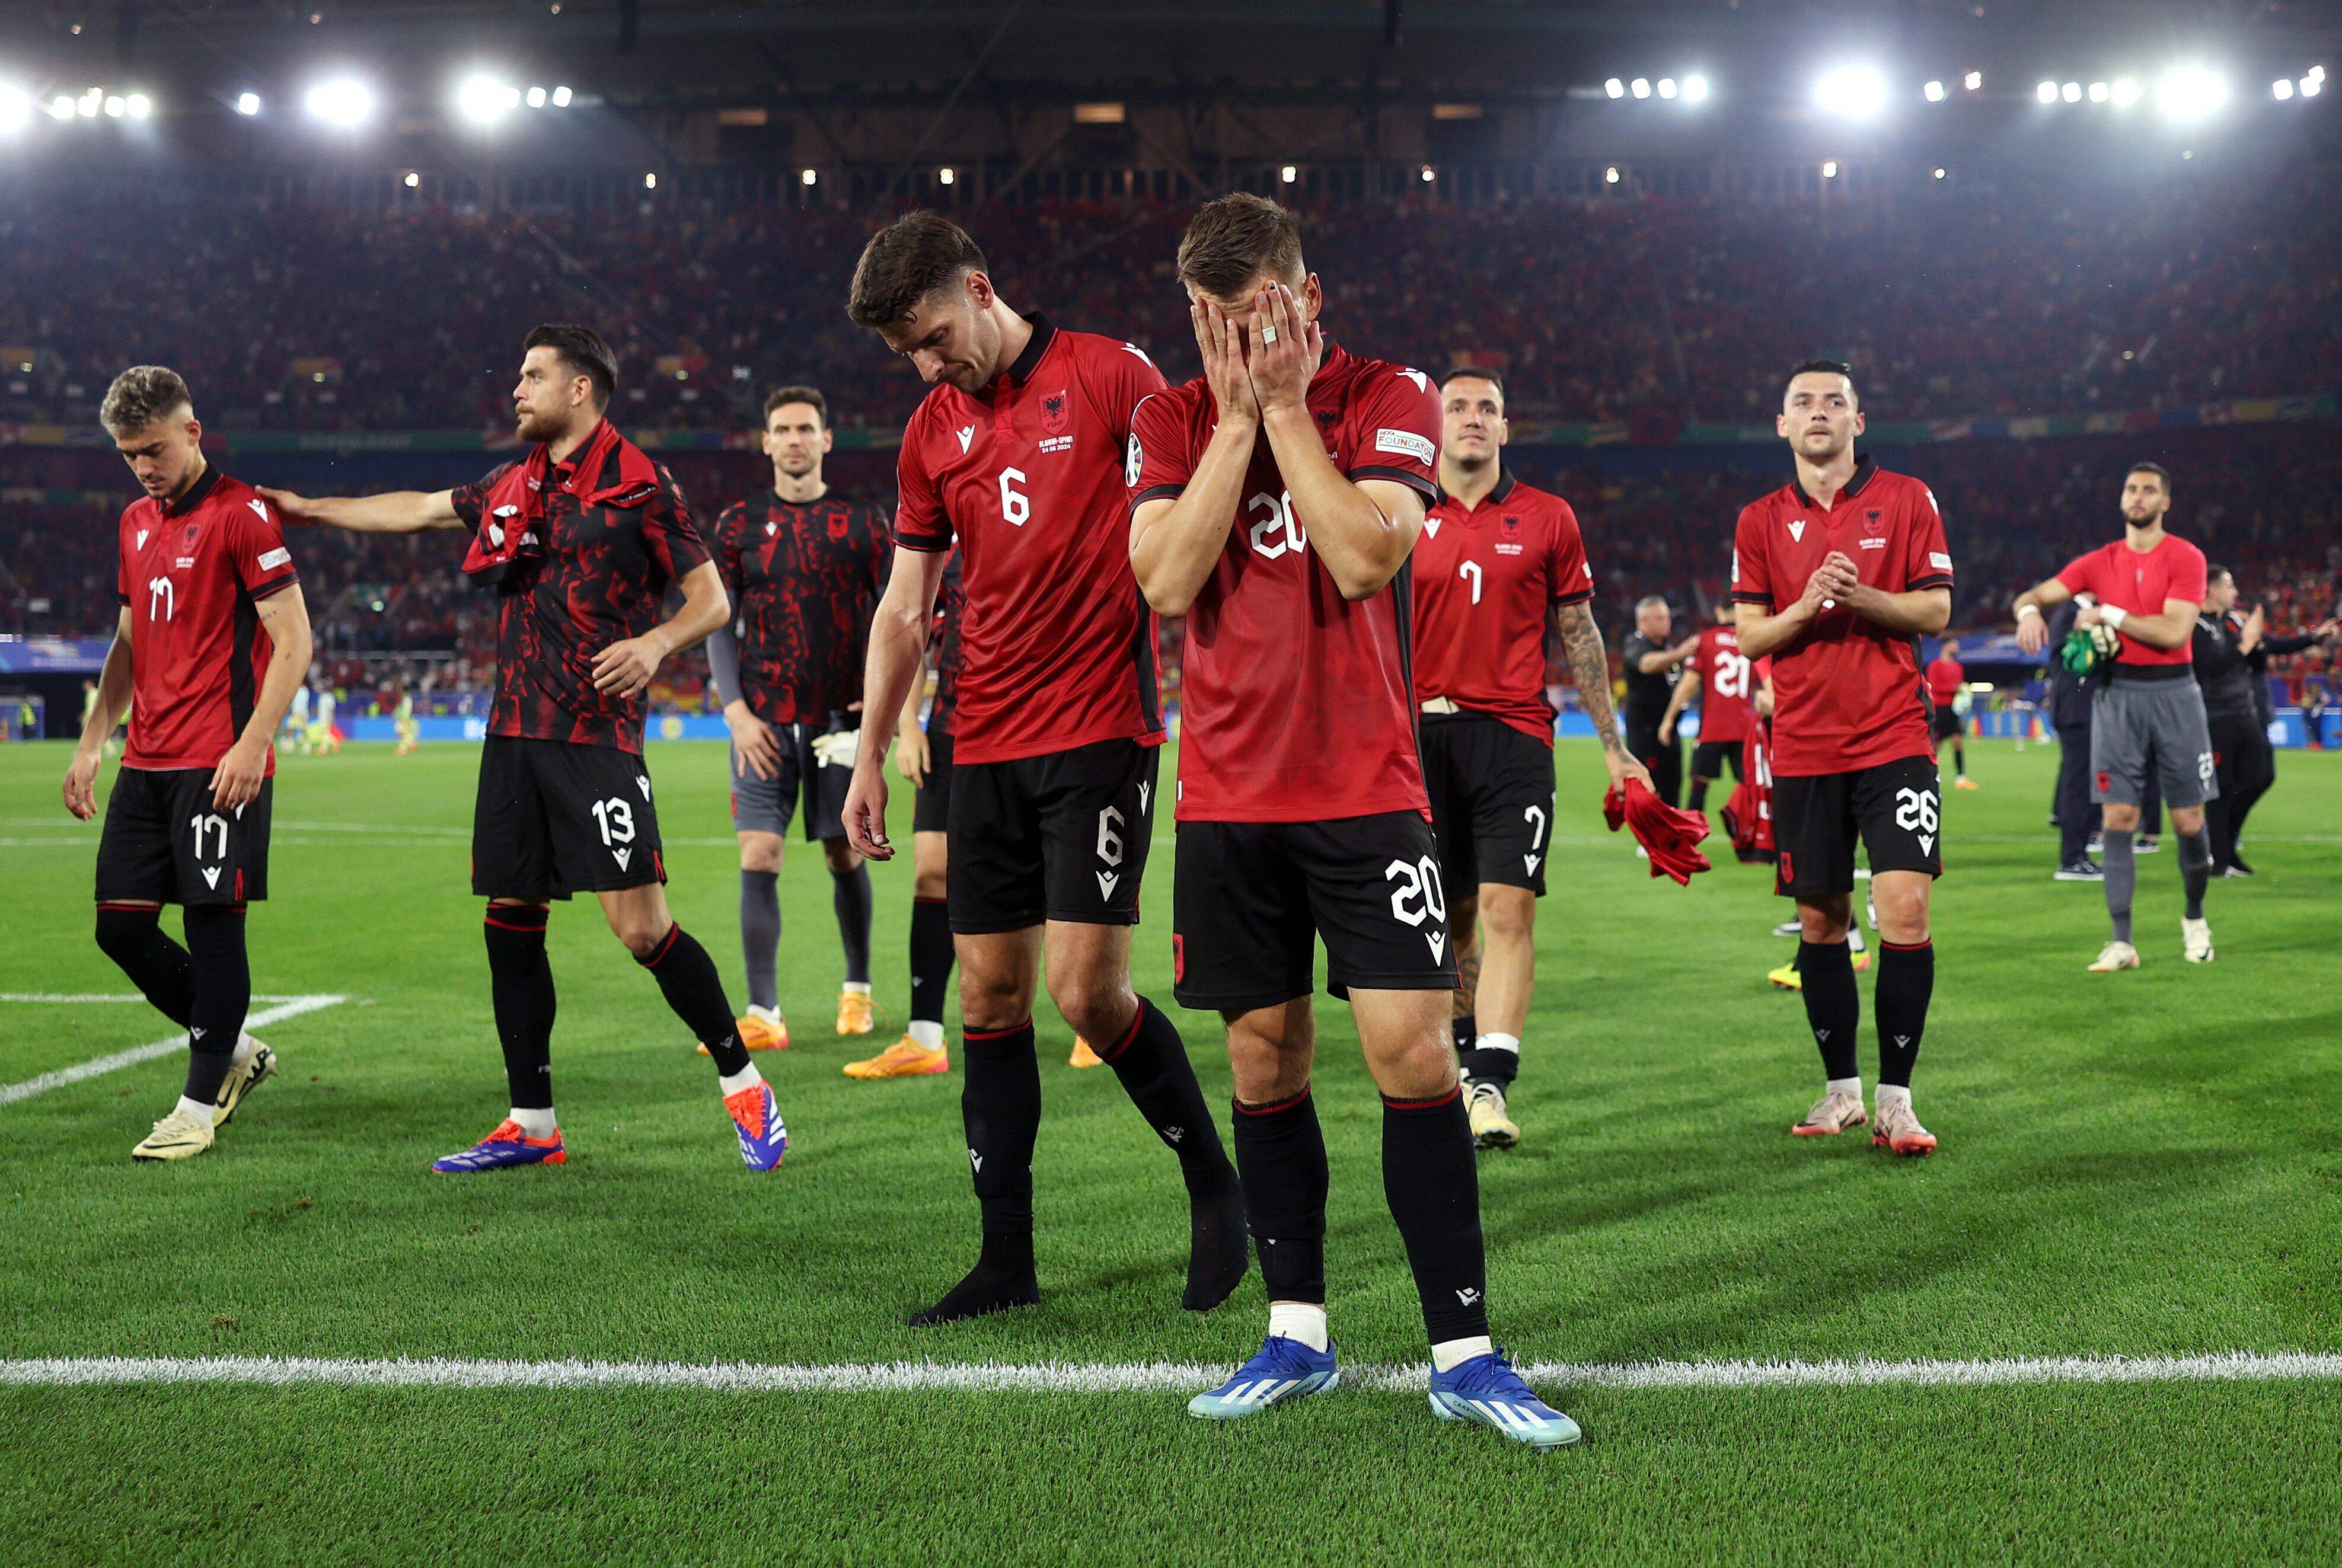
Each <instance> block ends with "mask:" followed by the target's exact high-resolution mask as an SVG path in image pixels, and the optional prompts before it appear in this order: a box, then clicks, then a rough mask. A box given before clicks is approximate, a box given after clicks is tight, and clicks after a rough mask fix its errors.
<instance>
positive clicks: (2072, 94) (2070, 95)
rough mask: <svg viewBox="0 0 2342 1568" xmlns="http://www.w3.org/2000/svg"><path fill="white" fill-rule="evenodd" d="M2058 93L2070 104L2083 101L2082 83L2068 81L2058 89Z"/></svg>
mask: <svg viewBox="0 0 2342 1568" xmlns="http://www.w3.org/2000/svg"><path fill="white" fill-rule="evenodd" d="M2057 95H2058V96H2059V97H2061V98H2063V99H2065V100H2066V102H2067V103H2069V104H2078V103H2080V102H2081V101H2082V84H2080V83H2079V82H2068V83H2067V84H2066V85H2064V86H2062V87H2060V88H2058V89H2057Z"/></svg>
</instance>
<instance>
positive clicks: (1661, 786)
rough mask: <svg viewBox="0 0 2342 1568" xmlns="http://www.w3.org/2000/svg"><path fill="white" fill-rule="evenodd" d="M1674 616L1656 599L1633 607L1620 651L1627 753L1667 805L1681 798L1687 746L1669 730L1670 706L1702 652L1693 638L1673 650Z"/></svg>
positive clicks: (1693, 636) (1686, 639)
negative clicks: (1688, 665) (1687, 664)
mask: <svg viewBox="0 0 2342 1568" xmlns="http://www.w3.org/2000/svg"><path fill="white" fill-rule="evenodd" d="M1674 627H1675V616H1674V614H1672V613H1671V612H1670V611H1669V610H1668V609H1667V602H1666V600H1665V599H1663V598H1661V597H1660V596H1659V595H1658V594H1649V595H1647V596H1646V597H1645V598H1644V599H1642V600H1641V601H1639V602H1638V603H1637V604H1636V605H1635V630H1634V633H1633V634H1632V635H1630V636H1628V637H1627V639H1626V643H1625V644H1623V645H1621V646H1620V648H1619V650H1618V662H1619V666H1620V668H1621V669H1622V670H1623V671H1624V672H1625V674H1626V709H1625V713H1626V752H1627V754H1628V755H1630V756H1632V757H1633V758H1634V759H1635V760H1636V762H1638V763H1640V764H1643V766H1644V768H1645V770H1646V771H1647V772H1648V773H1649V774H1650V776H1651V792H1652V793H1653V794H1656V795H1657V796H1658V797H1659V798H1660V799H1661V800H1663V801H1665V802H1666V803H1667V804H1669V805H1674V804H1676V798H1677V797H1678V796H1680V795H1681V794H1683V744H1682V743H1681V742H1679V741H1678V740H1676V736H1675V732H1674V730H1673V729H1671V728H1668V727H1667V726H1666V716H1667V702H1668V699H1670V698H1671V697H1673V696H1674V695H1675V689H1676V682H1678V681H1680V680H1681V679H1682V678H1683V670H1682V667H1681V666H1682V664H1683V662H1684V661H1685V660H1686V659H1688V658H1690V657H1691V656H1692V655H1693V654H1696V653H1697V652H1698V651H1699V634H1697V633H1694V634H1692V635H1690V636H1688V637H1686V638H1685V639H1684V640H1683V641H1682V642H1680V643H1677V644H1675V645H1674V646H1673V647H1669V646H1668V645H1667V638H1668V636H1669V635H1670V634H1672V633H1673V631H1674Z"/></svg>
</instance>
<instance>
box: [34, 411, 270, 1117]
mask: <svg viewBox="0 0 2342 1568" xmlns="http://www.w3.org/2000/svg"><path fill="white" fill-rule="evenodd" d="M97 416H98V422H99V423H100V424H104V425H105V433H106V434H108V435H111V436H112V437H113V438H114V444H115V450H117V451H119V452H120V453H121V454H122V456H123V459H124V461H125V462H126V463H128V464H129V465H130V471H131V473H132V474H135V475H136V476H137V479H138V485H139V488H140V489H142V490H144V491H145V492H146V494H145V498H144V499H142V500H138V501H134V502H132V503H131V504H130V505H129V507H128V508H127V509H126V510H125V511H124V513H123V514H122V522H121V525H120V527H119V529H118V531H117V534H116V539H115V544H116V550H117V554H118V563H119V564H118V566H117V569H116V572H115V588H116V590H117V592H118V594H119V595H120V598H121V601H122V611H121V614H120V615H119V616H118V617H117V618H116V621H115V633H114V644H113V646H111V647H109V648H108V649H106V651H105V668H104V669H103V670H102V671H100V673H99V675H98V681H97V684H96V686H95V688H94V689H93V690H92V692H91V694H90V700H89V701H87V702H85V704H83V705H84V710H85V711H84V713H83V715H82V728H81V744H79V745H78V746H76V747H75V748H74V756H73V762H72V764H71V765H69V766H68V767H67V768H66V769H65V809H66V810H67V811H69V812H71V813H72V814H74V815H75V816H77V817H79V818H81V819H82V820H83V821H84V822H87V821H88V820H89V819H90V818H91V817H93V816H95V815H96V814H97V802H96V799H95V793H94V791H95V784H96V781H97V770H98V765H99V764H100V763H101V762H102V761H103V760H104V757H105V747H106V742H107V741H108V740H109V739H110V738H111V737H112V735H113V734H114V726H115V723H116V721H118V720H119V719H120V718H121V716H122V712H123V710H124V709H125V708H128V709H129V710H130V711H131V722H130V744H129V745H128V747H127V749H126V750H125V751H124V753H123V755H122V771H121V772H120V773H119V774H117V775H116V776H115V784H114V793H113V794H112V795H111V796H109V797H108V799H107V800H106V803H105V828H104V829H103V830H102V831H101V832H100V834H99V835H98V841H97V945H98V947H99V948H100V949H101V950H102V951H104V953H105V955H106V956H107V957H108V958H111V959H113V960H114V962H115V963H116V964H120V965H121V966H122V972H123V973H124V974H126V975H128V976H129V977H130V981H131V984H135V985H136V986H137V987H138V989H139V991H140V992H142V993H143V994H145V997H146V1000H147V1001H149V1002H151V1003H153V1004H155V1008H156V1010H157V1011H159V1012H160V1013H162V1014H163V1015H164V1016H165V1017H166V1018H168V1019H170V1020H171V1021H172V1022H173V1023H175V1024H178V1025H180V1026H181V1027H182V1028H184V1029H185V1030H186V1032H187V1043H188V1051H187V1074H186V1081H185V1087H184V1088H183V1089H182V1090H181V1091H180V1094H179V1102H178V1104H176V1105H175V1106H173V1107H172V1108H171V1110H170V1111H169V1112H168V1113H167V1114H165V1115H164V1117H163V1119H162V1120H161V1121H158V1122H156V1123H155V1128H154V1131H153V1132H151V1133H149V1134H147V1135H146V1136H145V1138H143V1139H141V1140H140V1141H139V1143H138V1144H137V1145H136V1146H135V1148H133V1149H132V1150H131V1151H130V1154H131V1157H132V1158H133V1159H138V1160H184V1159H186V1158H188V1157H189V1156H191V1155H195V1154H202V1153H203V1152H204V1151H205V1150H206V1149H208V1148H210V1147H211V1146H212V1140H213V1136H214V1134H215V1130H216V1129H217V1128H218V1127H219V1126H220V1125H221V1124H224V1123H225V1122H226V1121H227V1119H228V1118H229V1117H230V1116H233V1115H234V1114H235V1109H236V1106H237V1105H239V1104H242V1103H243V1099H244V1096H245V1094H249V1093H250V1092H251V1091H252V1090H253V1089H254V1088H255V1087H256V1086H257V1085H258V1084H261V1083H262V1082H263V1081H264V1080H265V1079H266V1078H267V1077H268V1076H269V1075H270V1074H273V1073H274V1072H275V1071H276V1055H275V1052H273V1051H271V1050H269V1049H268V1047H266V1046H265V1045H263V1044H260V1042H259V1041H257V1040H255V1039H254V1038H252V1036H250V1035H249V1034H245V1032H244V1020H245V1013H246V1012H247V1011H248V1010H249V1008H250V1005H251V1002H252V964H251V961H250V957H249V955H248V954H247V953H246V951H245V933H244V921H245V906H246V905H247V904H252V903H255V902H257V901H258V900H261V899H264V898H266V897H267V896H268V818H269V811H270V806H271V802H272V799H273V797H274V793H275V792H274V788H273V786H274V783H275V772H276V748H275V744H273V742H274V740H275V734H276V726H277V725H278V724H280V723H282V722H283V721H284V718H285V708H286V707H287V706H289V705H290V704H291V703H292V701H293V694H294V692H295V691H296V690H297V689H299V687H300V684H301V676H302V674H304V673H305V671H306V670H307V669H308V667H309V611H308V607H307V605H306V604H305V602H304V601H303V599H302V597H301V583H300V577H299V574H297V573H295V571H294V569H293V555H292V552H291V551H289V550H287V549H286V548H285V535H284V532H283V530H282V529H281V528H280V527H279V526H278V524H277V519H276V518H275V516H274V515H272V514H270V511H269V507H268V504H267V503H266V502H265V501H264V500H263V499H262V498H261V496H260V494H259V493H258V492H256V491H255V490H254V489H253V488H252V486H251V485H249V484H245V483H243V482H242V481H241V480H236V479H231V478H229V477H228V476H227V475H226V474H222V473H221V472H220V471H219V470H218V469H216V468H214V467H212V466H211V464H208V463H206V462H205V460H204V453H203V444H202V443H203V434H204V427H203V425H202V424H200V423H198V422H197V420H196V418H195V400H194V398H193V397H192V396H191V395H190V394H189V393H188V391H187V384H186V383H185V381H183V380H181V379H180V378H179V376H178V375H177V374H176V373H175V372H173V371H169V370H165V369H164V368H163V367H162V366H161V365H133V366H132V367H131V368H130V369H128V370H125V371H124V372H123V373H122V374H121V375H118V376H115V378H114V385H111V386H109V387H107V388H106V392H105V402H103V403H102V404H99V405H98V415H97ZM164 904H178V905H180V906H181V909H182V911H183V913H184V916H185V920H184V924H185V934H186V938H187V944H186V945H185V947H182V946H180V945H179V944H177V943H175V942H174V941H172V940H171V939H170V937H169V936H167V935H165V934H164V931H163V926H162V906H163V905H164Z"/></svg>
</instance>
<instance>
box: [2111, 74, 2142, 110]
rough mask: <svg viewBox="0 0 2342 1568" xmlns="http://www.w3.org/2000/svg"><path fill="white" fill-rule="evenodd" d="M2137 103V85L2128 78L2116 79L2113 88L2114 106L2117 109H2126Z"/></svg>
mask: <svg viewBox="0 0 2342 1568" xmlns="http://www.w3.org/2000/svg"><path fill="white" fill-rule="evenodd" d="M2137 102H2138V84H2137V82H2134V81H2132V80H2131V79H2130V78H2129V77H2128V76H2122V77H2117V79H2116V81H2115V86H2114V104H2115V107H2116V108H2117V109H2127V108H2129V107H2130V106H2131V105H2133V104H2136V103H2137Z"/></svg>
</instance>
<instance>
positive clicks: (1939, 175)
mask: <svg viewBox="0 0 2342 1568" xmlns="http://www.w3.org/2000/svg"><path fill="white" fill-rule="evenodd" d="M1936 177H1937V179H1939V180H1940V179H1942V178H1943V177H1944V171H1943V170H1941V169H1937V171H1936Z"/></svg>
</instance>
